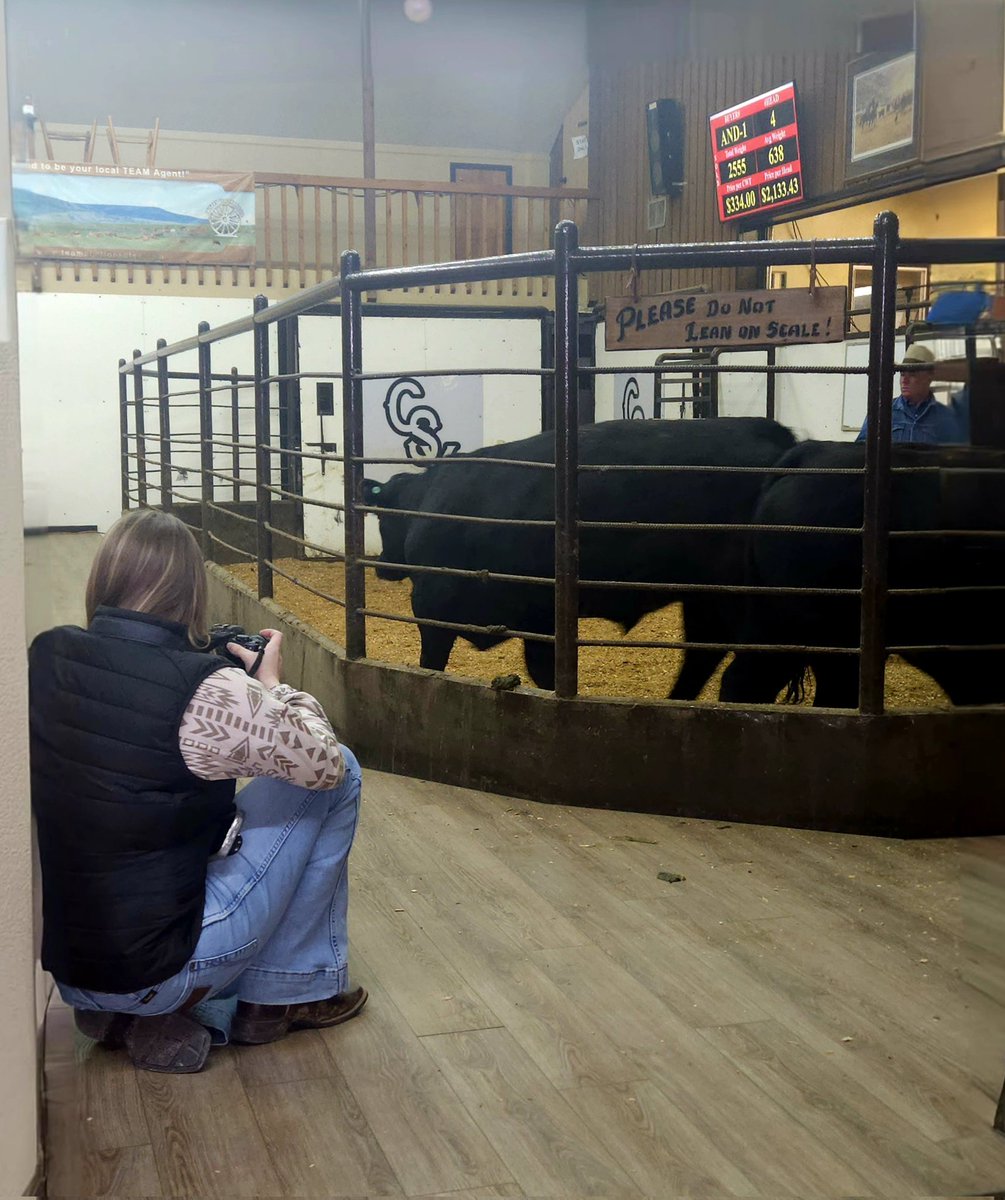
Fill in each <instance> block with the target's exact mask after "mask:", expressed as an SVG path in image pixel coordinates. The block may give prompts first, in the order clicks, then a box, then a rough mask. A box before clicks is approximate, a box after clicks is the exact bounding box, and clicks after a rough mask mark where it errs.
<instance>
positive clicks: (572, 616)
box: [555, 221, 579, 698]
mask: <svg viewBox="0 0 1005 1200" xmlns="http://www.w3.org/2000/svg"><path fill="white" fill-rule="evenodd" d="M578 247H579V231H578V230H577V228H576V226H575V225H574V224H573V223H572V222H571V221H561V222H560V223H559V224H558V226H557V227H556V229H555V694H556V695H557V696H560V697H563V698H569V697H572V696H575V695H576V693H577V692H578V690H579V528H578V521H577V516H578V501H579V274H578V272H577V270H576V268H575V266H574V264H573V263H572V260H571V255H572V254H573V253H575V251H576V250H577V249H578Z"/></svg>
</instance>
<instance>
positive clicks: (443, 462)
mask: <svg viewBox="0 0 1005 1200" xmlns="http://www.w3.org/2000/svg"><path fill="white" fill-rule="evenodd" d="M349 461H350V462H361V463H366V464H368V465H369V466H376V465H378V464H380V465H381V466H401V467H429V466H432V465H433V464H434V463H435V465H436V466H437V467H441V466H443V467H448V466H450V465H451V464H453V463H468V464H470V463H471V462H479V463H491V464H493V465H495V466H498V467H538V468H540V469H541V470H546V471H554V469H555V464H554V463H550V462H530V461H529V460H528V459H522V458H489V457H487V456H486V457H481V456H479V455H475V454H448V455H446V456H445V457H443V458H430V459H416V458H371V457H370V456H369V455H366V454H360V455H351V456H350V460H349Z"/></svg>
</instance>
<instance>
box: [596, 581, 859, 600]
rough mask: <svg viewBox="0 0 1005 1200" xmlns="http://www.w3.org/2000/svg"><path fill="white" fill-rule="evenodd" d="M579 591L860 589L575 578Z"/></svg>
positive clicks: (837, 592) (794, 592)
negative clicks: (606, 589)
mask: <svg viewBox="0 0 1005 1200" xmlns="http://www.w3.org/2000/svg"><path fill="white" fill-rule="evenodd" d="M579 587H580V590H583V589H584V588H608V589H611V590H620V591H640V592H688V593H690V592H725V593H727V594H735V595H739V596H861V594H862V589H861V588H815V587H768V586H767V585H762V584H744V583H676V582H670V583H650V582H648V581H647V582H645V583H642V582H639V581H638V580H618V579H584V578H583V577H582V576H580V578H579Z"/></svg>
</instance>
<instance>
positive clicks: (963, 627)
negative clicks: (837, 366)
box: [721, 442, 1005, 708]
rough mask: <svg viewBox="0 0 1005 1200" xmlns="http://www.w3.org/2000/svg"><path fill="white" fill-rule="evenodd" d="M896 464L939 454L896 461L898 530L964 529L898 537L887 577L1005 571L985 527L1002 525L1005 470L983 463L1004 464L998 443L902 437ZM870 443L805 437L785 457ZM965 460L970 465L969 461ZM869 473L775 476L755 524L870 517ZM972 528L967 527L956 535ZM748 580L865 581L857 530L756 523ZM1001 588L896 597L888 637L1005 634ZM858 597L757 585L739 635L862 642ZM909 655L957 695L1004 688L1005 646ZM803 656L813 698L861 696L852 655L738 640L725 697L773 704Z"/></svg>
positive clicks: (905, 582)
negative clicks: (808, 530)
mask: <svg viewBox="0 0 1005 1200" xmlns="http://www.w3.org/2000/svg"><path fill="white" fill-rule="evenodd" d="M892 453H893V465H894V466H895V467H910V466H914V467H934V468H938V470H936V471H930V472H926V473H917V474H907V473H905V474H898V473H894V475H893V482H892V485H891V487H892V493H891V513H890V528H891V530H936V531H940V530H942V531H949V530H954V531H957V536H952V535H950V534H949V533H948V532H947V533H944V534H942V535H941V536H939V535H936V536H928V537H904V538H902V537H891V539H890V543H889V586H890V587H891V588H933V587H934V588H942V589H947V588H953V589H961V588H966V587H968V586H970V587H978V588H980V587H987V586H988V585H1002V584H1005V540H1003V539H1001V538H988V537H985V538H981V537H980V536H979V534H980V531H981V530H1005V475H998V474H995V473H993V472H988V471H985V472H982V473H980V472H978V473H975V472H974V471H973V470H972V468H974V467H984V468H987V467H998V468H1005V454H1003V453H1002V452H1000V451H989V450H974V449H970V448H964V447H950V446H918V445H896V446H894V447H893V448H892ZM864 456H865V447H864V446H863V445H855V444H851V445H850V444H848V443H842V442H803V443H801V444H800V445H799V446H797V447H796V448H795V449H794V450H791V451H790V452H789V453H788V454H786V455H785V456H784V457H783V458H782V459H781V460H780V461H779V463H778V466H779V467H832V468H833V467H844V468H847V467H858V468H861V467H862V465H863V462H864ZM966 468H971V471H970V472H969V473H968V472H967V470H966ZM862 496H863V479H862V476H860V475H834V476H826V475H817V476H814V475H789V476H780V477H778V478H777V479H775V480H774V481H771V482H769V483H767V484H766V485H765V489H764V492H763V495H762V497H761V500H760V503H759V504H758V506H757V510H756V512H755V514H754V517H753V523H754V524H755V525H761V524H764V525H818V526H830V527H833V528H841V527H845V528H856V527H860V526H861V523H862V511H863V500H862ZM960 532H962V533H963V536H959V533H960ZM749 537H750V559H749V566H748V582H749V583H751V584H756V585H761V586H773V587H820V588H857V587H859V586H860V585H861V581H862V541H861V536H860V535H857V534H855V535H837V534H805V533H788V534H785V533H770V532H760V531H758V532H752V533H750V534H749ZM1003 600H1005V593H1002V592H993V591H973V590H971V591H965V590H953V591H943V592H942V594H939V595H932V596H897V595H893V596H891V597H890V599H889V607H888V618H887V636H886V642H887V644H888V645H898V646H925V645H930V646H931V645H936V646H938V645H945V646H948V645H964V646H979V645H981V644H986V645H990V644H1003V643H1005V637H1003V633H1005V622H1003V615H1002V614H1003V611H1005V605H1003ZM860 613H861V608H860V602H859V599H858V597H857V596H853V597H841V596H814V597H799V596H756V595H752V596H750V597H749V599H748V601H747V603H746V618H745V621H744V622H743V624H742V625H741V628H740V631H739V632H740V637H739V638H738V639H737V640H742V641H745V642H752V643H755V644H762V645H772V644H773V645H787V646H788V645H805V646H857V645H858V644H859V638H860V632H859V622H860ZM902 656H903V657H904V658H905V659H906V660H907V661H908V662H910V663H912V664H913V665H914V666H916V667H918V668H919V669H920V670H922V671H924V672H925V673H926V674H928V675H930V676H931V677H932V678H933V679H934V680H935V681H936V682H937V683H938V684H939V685H940V686H941V687H942V688H943V689H944V691H945V692H946V694H947V695H948V696H949V698H950V700H951V701H952V702H953V703H954V704H988V703H995V702H998V701H1002V700H1005V672H1003V670H1002V666H1003V661H1002V658H1003V656H1002V654H1001V653H999V652H990V653H984V652H981V651H979V650H964V651H955V652H954V651H949V650H926V651H917V652H910V651H907V652H903V654H902ZM806 667H811V668H812V670H813V674H814V676H815V678H816V694H815V697H814V703H815V704H817V705H822V706H827V707H832V708H854V707H855V706H856V705H857V702H858V659H857V657H856V656H855V655H846V654H840V655H834V654H825V653H817V654H813V653H805V652H804V653H783V652H778V653H775V652H769V651H748V652H745V653H738V654H737V655H736V657H735V659H734V661H733V662H732V663H731V664H730V665H729V667H728V668H727V670H726V672H725V675H724V676H723V682H722V690H721V699H722V700H730V701H737V702H744V703H771V702H772V701H773V700H774V699H775V697H776V696H777V695H778V694H779V692H780V691H781V690H782V689H783V688H788V689H789V690H790V692H791V689H792V688H793V687H795V686H798V683H799V682H800V681H801V677H802V673H803V671H804V670H805V668H806Z"/></svg>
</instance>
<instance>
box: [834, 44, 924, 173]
mask: <svg viewBox="0 0 1005 1200" xmlns="http://www.w3.org/2000/svg"><path fill="white" fill-rule="evenodd" d="M846 106H847V145H846V151H845V176H846V177H847V178H848V179H853V178H857V177H859V176H861V175H871V174H872V173H873V172H875V171H884V170H886V169H887V168H888V167H894V166H897V165H899V164H900V163H905V162H910V161H911V160H912V159H914V158H917V156H918V96H917V55H916V54H915V52H914V51H913V50H911V51H908V52H907V53H899V54H897V53H894V54H890V53H886V54H868V55H866V56H865V57H864V58H858V59H856V60H855V61H854V62H851V63H849V64H848V97H847V105H846Z"/></svg>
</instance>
